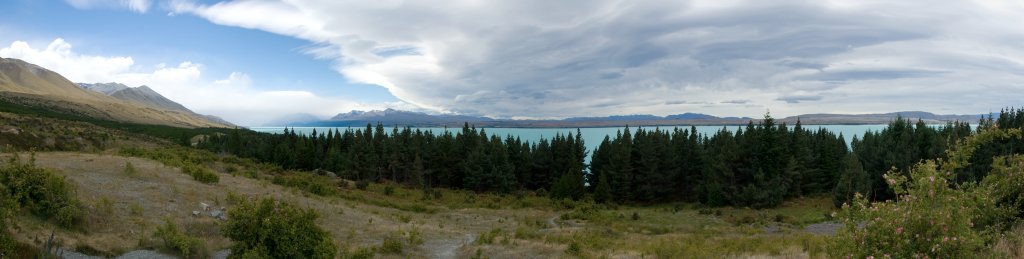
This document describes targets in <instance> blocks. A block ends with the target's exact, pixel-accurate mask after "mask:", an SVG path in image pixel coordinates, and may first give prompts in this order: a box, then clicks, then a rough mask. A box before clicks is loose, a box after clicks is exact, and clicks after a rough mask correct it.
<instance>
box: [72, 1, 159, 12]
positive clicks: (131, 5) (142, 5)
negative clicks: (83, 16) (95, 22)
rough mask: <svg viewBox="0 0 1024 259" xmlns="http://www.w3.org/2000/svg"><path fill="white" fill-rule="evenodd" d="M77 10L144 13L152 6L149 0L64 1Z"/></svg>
mask: <svg viewBox="0 0 1024 259" xmlns="http://www.w3.org/2000/svg"><path fill="white" fill-rule="evenodd" d="M65 1H66V2H68V4H70V5H71V6H74V7H75V8H79V9H94V8H125V9H128V10H131V11H134V12H138V13H145V12H147V11H149V8H150V7H151V6H152V5H153V3H152V2H151V1H150V0H65Z"/></svg>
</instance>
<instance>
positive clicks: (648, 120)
mask: <svg viewBox="0 0 1024 259" xmlns="http://www.w3.org/2000/svg"><path fill="white" fill-rule="evenodd" d="M898 116H902V117H903V118H907V119H911V120H915V121H916V120H922V121H924V122H925V123H929V124H935V123H944V122H947V121H967V122H971V123H975V122H977V121H978V120H979V119H981V118H982V115H938V114H933V113H929V112H921V111H906V112H892V113H881V114H804V115H799V116H791V117H786V118H780V119H777V120H779V121H780V122H786V123H789V124H794V123H796V122H797V120H798V119H799V120H800V122H801V123H803V124H808V125H813V124H817V125H822V124H885V123H888V122H890V121H892V120H894V119H896V118H897V117H898ZM307 119H308V120H305V121H302V120H292V121H290V122H289V123H287V124H277V125H267V126H319V127H353V126H354V127H361V126H365V125H366V124H368V123H369V124H376V123H378V122H380V123H381V124H384V125H386V126H394V125H398V126H417V127H442V126H446V127H461V126H462V125H463V123H467V122H468V123H470V124H473V125H475V126H477V127H525V128H549V127H550V128H554V127H621V126H626V125H630V126H677V125H742V124H747V123H748V122H751V121H754V122H757V121H760V119H754V118H750V117H717V116H713V115H708V114H701V113H682V114H675V115H668V116H664V117H662V116H655V115H649V114H639V115H615V116H607V117H574V118H567V119H561V120H502V119H492V118H488V117H476V116H464V115H431V114H426V113H421V112H410V111H400V110H394V109H386V110H374V111H351V112H348V113H340V114H338V115H335V116H334V117H332V118H330V119H328V120H319V119H316V118H315V117H313V116H309V117H308V118H307Z"/></svg>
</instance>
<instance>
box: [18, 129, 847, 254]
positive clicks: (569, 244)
mask: <svg viewBox="0 0 1024 259" xmlns="http://www.w3.org/2000/svg"><path fill="white" fill-rule="evenodd" d="M149 150H151V151H152V152H157V153H158V154H149V155H148V158H147V157H125V156H122V154H124V153H125V152H120V151H117V150H107V151H104V152H101V153H99V154H85V153H70V152H45V153H38V154H37V164H38V165H39V166H42V167H47V168H53V169H56V170H57V172H58V173H60V174H61V175H64V176H66V177H67V179H68V180H70V181H71V182H72V183H74V185H75V186H77V188H78V195H79V197H80V198H81V200H82V201H83V203H85V204H86V205H87V207H88V214H89V216H88V217H87V219H88V220H87V221H88V222H87V224H86V225H87V227H86V228H85V230H84V231H60V230H58V234H57V236H58V237H59V238H60V239H61V240H62V241H63V244H65V245H66V246H67V247H69V248H75V249H77V250H80V251H88V252H91V253H94V254H99V255H108V256H109V255H117V254H121V253H124V252H127V251H132V250H137V249H161V246H160V244H158V242H156V241H155V240H154V238H153V233H154V232H155V231H156V229H157V227H158V226H160V225H161V224H163V222H164V220H165V219H166V220H170V221H172V222H174V223H176V224H177V225H179V226H183V229H184V231H185V232H186V233H190V234H191V235H194V236H197V237H199V238H200V239H202V240H203V241H204V243H205V245H204V248H203V249H204V253H203V254H205V255H209V254H213V253H215V252H216V251H219V250H223V249H227V248H229V247H230V244H231V242H230V240H228V239H226V238H224V237H222V236H220V234H219V232H218V228H219V224H221V222H220V221H218V220H215V219H212V218H209V217H193V216H192V212H193V211H195V210H201V208H200V206H201V205H200V204H201V203H205V204H209V205H211V206H214V207H225V208H230V207H231V206H232V205H233V204H234V202H233V201H237V199H243V198H254V197H275V198H278V199H282V200H287V201H290V202H293V203H296V204H299V205H301V206H304V207H308V208H314V209H316V210H317V211H318V212H319V213H320V214H321V215H322V217H321V219H320V221H319V224H320V225H321V226H322V227H324V228H325V229H327V230H328V231H330V232H331V234H332V236H333V237H334V240H335V241H336V242H337V245H338V247H339V249H341V251H342V254H343V255H344V256H346V257H353V258H359V256H367V255H371V254H372V255H374V256H375V257H378V258H409V257H413V258H449V257H459V258H466V257H477V258H513V257H516V258H519V257H531V258H534V257H555V258H559V257H567V258H577V257H578V258H726V257H727V258H736V257H762V258H763V257H782V258H794V257H797V258H807V257H811V258H816V257H822V256H823V254H822V251H823V249H824V240H825V238H826V235H819V234H814V233H810V232H808V231H805V230H804V226H806V225H809V224H814V223H820V222H825V221H827V220H828V218H827V214H828V213H829V212H830V211H831V205H830V204H831V201H830V200H829V199H827V198H825V197H812V198H800V199H795V200H792V201H790V202H787V203H786V204H785V205H783V206H782V207H780V208H776V209H768V210H754V209H747V208H703V207H700V206H698V205H695V204H664V205H658V206H642V207H634V206H605V205H597V204H593V203H590V202H586V201H556V200H551V199H548V198H546V197H538V196H536V195H535V194H533V193H517V194H509V195H494V194H477V193H473V192H469V191H459V190H446V189H435V190H432V191H423V190H421V189H414V188H407V187H404V186H400V185H396V184H391V183H370V184H368V185H366V186H361V187H363V188H360V186H357V185H356V184H355V183H353V182H351V181H346V180H342V179H336V178H330V177H327V176H317V175H314V174H312V173H310V172H291V171H284V170H281V169H279V168H276V167H274V166H270V165H265V164H258V163H255V162H252V161H250V160H244V159H237V158H234V157H229V156H219V155H215V154H212V153H203V152H201V151H195V150H191V149H187V148H167V149H160V148H157V149H149ZM129 153H131V152H129ZM132 154H135V155H138V154H137V153H132ZM140 156H141V155H140ZM196 156H201V157H202V158H203V159H197V158H195V157H196ZM190 157H191V158H190ZM155 158H159V159H155ZM174 161H190V162H188V163H195V164H200V165H201V166H203V167H205V168H206V169H208V170H210V171H213V172H216V173H217V174H219V177H220V181H219V182H216V183H212V184H208V183H202V182H199V181H196V180H195V179H192V177H190V176H189V175H186V174H184V173H183V172H182V170H181V168H180V167H177V166H176V165H178V164H176V162H174ZM129 163H130V164H131V168H132V169H131V170H127V169H126V167H127V165H128V164H129ZM282 178H289V179H291V178H295V179H298V180H291V181H288V182H287V183H288V184H285V185H287V186H283V185H278V184H274V183H275V182H278V183H285V181H281V180H278V179H282ZM314 183H315V184H314ZM324 188H329V189H330V190H331V191H328V192H324V191H310V190H319V189H324ZM50 228H51V227H50V226H48V225H47V224H45V223H43V222H38V221H36V220H32V219H31V218H25V217H23V218H20V219H19V220H18V222H17V224H16V228H15V231H13V232H14V233H15V236H16V237H18V238H19V240H22V241H23V242H25V243H31V244H36V245H39V244H40V243H41V242H43V241H44V240H45V235H48V233H49V232H50Z"/></svg>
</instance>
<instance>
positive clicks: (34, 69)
mask: <svg viewBox="0 0 1024 259" xmlns="http://www.w3.org/2000/svg"><path fill="white" fill-rule="evenodd" d="M0 105H2V106H0V108H4V109H17V108H18V107H34V108H41V109H44V110H51V111H55V112H58V113H63V114H75V115H79V116H85V117H91V118H95V119H100V120H109V121H120V122H131V123H140V124H156V125H168V126H176V127H188V128H194V127H233V125H231V124H230V123H227V122H226V121H223V120H220V119H219V118H216V117H212V116H206V115H200V114H196V113H194V112H192V111H190V110H188V109H187V108H185V107H184V106H182V105H180V104H178V103H175V102H173V101H171V100H168V99H167V98H164V97H163V96H161V95H160V94H158V93H156V92H155V91H153V90H152V89H149V88H148V87H144V88H143V87H139V88H131V87H127V86H124V85H120V84H94V85H83V86H80V85H78V84H75V83H72V82H71V81H69V80H68V79H66V78H64V77H63V76H61V75H60V74H58V73H56V72H53V71H50V70H48V69H45V68H42V67H40V66H37V65H34V64H31V63H28V62H25V61H22V60H19V59H10V58H0Z"/></svg>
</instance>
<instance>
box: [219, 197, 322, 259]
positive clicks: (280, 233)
mask: <svg viewBox="0 0 1024 259" xmlns="http://www.w3.org/2000/svg"><path fill="white" fill-rule="evenodd" d="M317 217H319V215H318V214H317V213H316V211H314V210H311V209H302V208H299V207H297V206H295V205H292V204H290V203H286V202H281V201H277V200H274V199H272V198H267V199H262V200H259V201H246V202H243V203H241V204H239V205H238V206H236V207H234V208H232V209H231V210H229V211H228V221H227V222H226V224H225V225H224V228H223V233H224V236H226V237H228V238H230V239H231V240H234V241H235V245H234V246H233V247H232V248H231V255H232V258H334V256H335V254H336V253H337V249H336V248H335V247H334V241H332V240H331V237H330V234H329V233H327V231H324V230H323V229H321V228H320V227H319V226H317V225H316V218H317ZM249 256H252V257H249Z"/></svg>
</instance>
